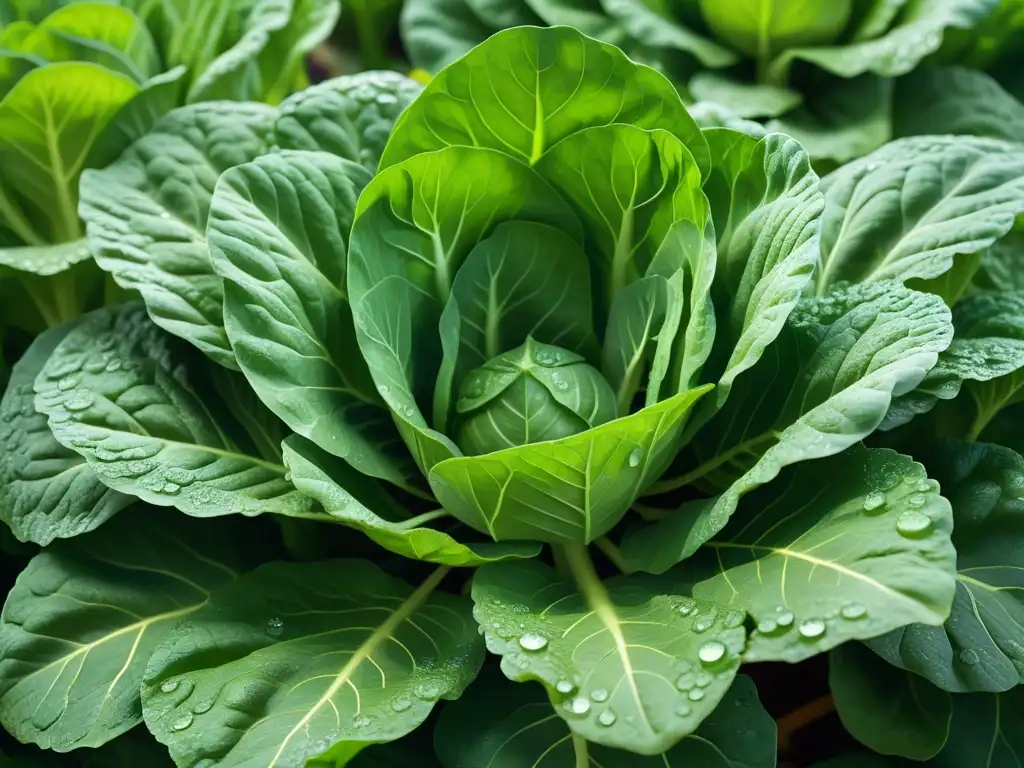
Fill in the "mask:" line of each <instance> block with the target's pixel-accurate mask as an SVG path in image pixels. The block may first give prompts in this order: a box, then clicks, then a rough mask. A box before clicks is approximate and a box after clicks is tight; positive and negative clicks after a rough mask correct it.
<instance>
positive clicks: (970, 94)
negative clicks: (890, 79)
mask: <svg viewBox="0 0 1024 768" xmlns="http://www.w3.org/2000/svg"><path fill="white" fill-rule="evenodd" d="M893 123H894V124H893V134H894V135H895V136H918V135H921V136H926V135H931V136H934V135H936V134H944V133H948V134H957V135H969V136H982V137H985V138H989V139H1002V140H1003V141H1009V142H1014V143H1017V144H1024V105H1022V104H1021V103H1020V102H1019V101H1017V100H1016V99H1015V98H1013V96H1011V95H1010V94H1009V93H1007V92H1006V91H1005V90H1003V88H1002V86H1000V85H999V83H997V82H996V81H995V80H994V79H993V78H991V77H990V76H989V75H987V74H985V73H984V72H979V71H978V70H975V69H966V68H964V67H949V68H943V69H920V70H918V71H916V72H913V73H911V74H909V75H907V76H906V77H903V78H900V80H898V81H897V83H896V99H895V102H894V111H893Z"/></svg>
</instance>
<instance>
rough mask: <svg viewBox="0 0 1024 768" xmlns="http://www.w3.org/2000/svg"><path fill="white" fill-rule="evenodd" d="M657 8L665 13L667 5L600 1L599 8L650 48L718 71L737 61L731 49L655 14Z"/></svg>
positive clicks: (631, 0)
mask: <svg viewBox="0 0 1024 768" xmlns="http://www.w3.org/2000/svg"><path fill="white" fill-rule="evenodd" d="M659 5H661V6H662V7H664V8H665V10H666V11H668V8H667V4H666V3H664V2H661V3H652V2H650V0H601V7H602V8H604V10H605V11H606V12H607V13H608V15H609V16H610V17H611V18H612V19H614V20H615V21H617V22H618V23H619V24H621V25H622V26H623V28H624V29H625V30H626V33H627V34H628V35H629V36H630V37H632V38H633V39H634V40H641V41H643V44H644V45H646V46H648V47H650V48H656V49H657V48H668V49H676V50H679V51H684V52H686V53H688V54H691V55H693V57H694V58H696V59H697V60H698V61H699V62H700V63H701V64H702V65H703V66H705V67H710V68H714V69H718V68H721V67H728V66H730V65H732V64H736V63H738V62H739V60H740V57H739V56H738V55H737V53H736V52H735V51H733V50H732V49H730V48H728V47H726V46H724V45H721V44H719V43H717V42H715V41H714V40H710V39H708V38H706V37H704V36H702V35H700V34H698V33H696V32H694V31H693V30H691V29H689V28H687V27H686V25H685V24H683V23H682V22H679V21H676V20H675V19H673V18H670V17H669V13H668V12H666V13H658V11H657V10H655V9H656V8H657V7H658V6H659Z"/></svg>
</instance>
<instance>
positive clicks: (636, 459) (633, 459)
mask: <svg viewBox="0 0 1024 768" xmlns="http://www.w3.org/2000/svg"><path fill="white" fill-rule="evenodd" d="M643 457H644V452H643V451H642V450H641V449H639V448H634V449H633V450H632V451H630V452H629V466H631V467H638V466H640V460H641V459H642V458H643Z"/></svg>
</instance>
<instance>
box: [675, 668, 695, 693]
mask: <svg viewBox="0 0 1024 768" xmlns="http://www.w3.org/2000/svg"><path fill="white" fill-rule="evenodd" d="M696 682H697V676H696V675H694V674H693V673H692V672H687V673H685V674H683V675H680V676H679V679H678V680H676V688H678V689H679V690H680V691H688V690H690V689H691V688H693V686H694V684H695V683H696Z"/></svg>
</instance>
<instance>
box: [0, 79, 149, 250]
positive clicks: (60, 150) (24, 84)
mask: <svg viewBox="0 0 1024 768" xmlns="http://www.w3.org/2000/svg"><path fill="white" fill-rule="evenodd" d="M138 91H139V88H138V86H137V85H136V84H135V83H134V82H132V81H131V80H130V79H129V78H127V77H125V76H123V75H118V74H116V73H114V72H111V71H109V70H107V69H104V68H102V67H100V66H97V65H95V64H88V63H83V62H78V63H61V64H51V65H49V66H46V67H40V68H39V69H34V70H32V71H31V72H29V73H28V74H26V75H25V76H24V77H23V78H21V80H19V81H18V84H17V85H16V86H14V88H12V89H11V91H10V92H9V93H8V94H7V95H6V96H5V97H4V99H3V101H0V169H2V170H0V224H3V225H4V226H6V227H7V228H9V229H11V230H12V231H13V232H14V233H15V234H16V235H17V236H18V237H19V238H21V240H22V241H23V242H24V243H25V244H26V245H36V246H38V245H44V244H49V243H60V242H65V241H69V240H78V239H79V238H80V237H81V236H82V229H81V226H80V224H79V222H78V213H77V210H76V209H77V205H78V180H79V177H80V176H81V174H82V170H83V168H84V167H85V162H86V159H87V157H88V155H89V150H90V148H91V147H92V143H93V141H95V139H96V137H97V136H99V134H100V132H101V131H102V130H103V128H104V126H105V125H106V124H107V122H108V121H109V120H110V119H111V118H112V117H113V116H114V114H115V113H116V112H117V111H118V109H120V108H121V106H122V105H123V104H125V103H126V102H127V101H129V100H130V99H131V98H132V97H133V96H135V94H137V93H138Z"/></svg>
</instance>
